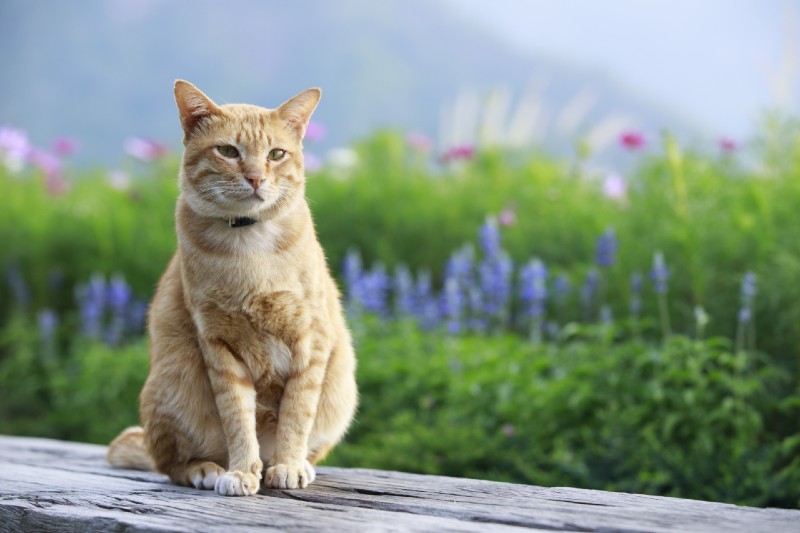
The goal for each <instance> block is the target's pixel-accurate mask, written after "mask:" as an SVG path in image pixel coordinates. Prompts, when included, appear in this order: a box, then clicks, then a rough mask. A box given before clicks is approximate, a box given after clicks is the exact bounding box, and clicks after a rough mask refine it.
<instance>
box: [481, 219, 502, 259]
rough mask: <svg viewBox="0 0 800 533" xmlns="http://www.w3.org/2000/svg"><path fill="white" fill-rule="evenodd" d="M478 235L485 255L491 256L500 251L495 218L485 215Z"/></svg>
mask: <svg viewBox="0 0 800 533" xmlns="http://www.w3.org/2000/svg"><path fill="white" fill-rule="evenodd" d="M478 237H479V241H480V243H481V249H482V250H483V254H484V255H485V256H487V257H491V256H494V255H496V254H497V253H499V252H500V228H499V227H498V225H497V220H495V219H494V218H492V217H487V218H486V222H484V224H483V226H481V228H480V230H479V232H478Z"/></svg>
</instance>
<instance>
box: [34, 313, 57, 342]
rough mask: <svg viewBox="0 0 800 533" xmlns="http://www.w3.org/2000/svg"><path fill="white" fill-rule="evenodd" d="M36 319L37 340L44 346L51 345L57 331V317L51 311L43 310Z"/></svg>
mask: <svg viewBox="0 0 800 533" xmlns="http://www.w3.org/2000/svg"><path fill="white" fill-rule="evenodd" d="M36 318H37V322H38V323H39V339H40V340H41V341H42V344H44V345H52V343H53V342H54V340H55V334H56V329H58V315H57V314H56V312H55V311H53V310H52V309H43V310H42V311H40V312H39V314H38V315H37V317H36Z"/></svg>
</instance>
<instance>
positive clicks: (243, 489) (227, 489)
mask: <svg viewBox="0 0 800 533" xmlns="http://www.w3.org/2000/svg"><path fill="white" fill-rule="evenodd" d="M258 486H259V479H258V476H256V475H255V474H245V473H244V472H240V471H238V470H237V471H235V472H225V473H224V474H222V475H221V476H220V477H219V478H218V479H217V482H216V484H215V485H214V490H215V491H217V494H221V495H222V496H252V495H253V494H255V493H257V492H258Z"/></svg>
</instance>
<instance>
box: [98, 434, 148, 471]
mask: <svg viewBox="0 0 800 533" xmlns="http://www.w3.org/2000/svg"><path fill="white" fill-rule="evenodd" d="M106 460H107V461H108V462H109V463H111V466H115V467H117V468H133V469H135V470H155V465H154V464H153V459H152V458H151V457H150V454H149V453H147V447H146V446H145V444H144V428H142V427H139V426H133V427H129V428H128V429H126V430H125V431H123V432H122V433H120V434H119V436H118V437H117V438H116V439H114V440H113V441H112V442H111V444H109V445H108V453H106Z"/></svg>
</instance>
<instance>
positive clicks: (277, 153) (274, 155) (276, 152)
mask: <svg viewBox="0 0 800 533" xmlns="http://www.w3.org/2000/svg"><path fill="white" fill-rule="evenodd" d="M285 155H286V150H281V149H280V148H274V149H272V150H270V151H269V154H268V155H267V158H268V159H269V160H271V161H278V160H280V159H283V156H285Z"/></svg>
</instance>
